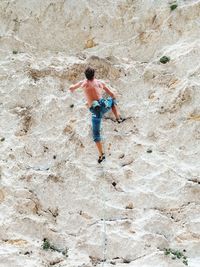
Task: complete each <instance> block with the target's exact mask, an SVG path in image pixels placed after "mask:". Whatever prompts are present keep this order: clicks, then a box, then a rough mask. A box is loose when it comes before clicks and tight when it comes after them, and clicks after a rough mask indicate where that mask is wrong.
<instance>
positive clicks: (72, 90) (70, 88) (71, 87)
mask: <svg viewBox="0 0 200 267" xmlns="http://www.w3.org/2000/svg"><path fill="white" fill-rule="evenodd" d="M69 90H70V92H71V93H73V92H74V90H75V89H74V88H73V85H71V86H70V87H69Z"/></svg>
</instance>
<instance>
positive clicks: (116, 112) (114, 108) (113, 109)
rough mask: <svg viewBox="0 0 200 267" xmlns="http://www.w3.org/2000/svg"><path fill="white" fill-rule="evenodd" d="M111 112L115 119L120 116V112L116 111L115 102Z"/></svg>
mask: <svg viewBox="0 0 200 267" xmlns="http://www.w3.org/2000/svg"><path fill="white" fill-rule="evenodd" d="M112 112H113V114H114V115H115V118H116V119H117V120H119V119H120V117H121V116H120V113H119V111H118V108H117V106H116V105H115V104H114V105H113V106H112Z"/></svg>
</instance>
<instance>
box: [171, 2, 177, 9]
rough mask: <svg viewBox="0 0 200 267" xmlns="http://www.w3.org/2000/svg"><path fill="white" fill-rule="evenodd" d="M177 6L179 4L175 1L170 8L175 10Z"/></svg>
mask: <svg viewBox="0 0 200 267" xmlns="http://www.w3.org/2000/svg"><path fill="white" fill-rule="evenodd" d="M177 7H178V5H177V4H176V3H174V4H171V6H170V9H171V11H173V10H175V9H176V8H177Z"/></svg>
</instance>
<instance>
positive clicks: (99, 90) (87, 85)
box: [69, 67, 124, 163]
mask: <svg viewBox="0 0 200 267" xmlns="http://www.w3.org/2000/svg"><path fill="white" fill-rule="evenodd" d="M85 77H86V79H85V80H82V81H80V82H78V83H76V84H73V85H71V86H70V87H69V90H70V91H71V92H74V90H76V89H77V88H82V89H83V91H84V94H85V97H86V100H87V106H88V108H89V110H90V112H91V113H92V133H93V140H94V142H95V144H96V147H97V149H98V153H99V158H98V163H101V162H102V161H103V160H105V153H104V151H103V145H102V139H101V120H102V117H103V115H104V114H105V113H106V112H108V111H109V110H110V109H111V110H112V112H113V114H114V116H115V118H116V121H117V122H118V123H121V122H123V121H124V119H122V117H121V116H120V113H119V111H118V108H117V106H116V105H117V104H116V95H115V93H114V92H112V91H111V90H110V89H109V88H108V87H107V86H106V85H105V83H104V82H102V81H99V80H97V79H96V78H95V69H93V68H91V67H87V68H86V70H85ZM103 91H105V92H106V93H107V94H108V95H109V96H110V97H108V98H103V96H102V95H103Z"/></svg>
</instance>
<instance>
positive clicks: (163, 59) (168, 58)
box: [160, 56, 170, 64]
mask: <svg viewBox="0 0 200 267" xmlns="http://www.w3.org/2000/svg"><path fill="white" fill-rule="evenodd" d="M169 61H170V57H167V56H163V57H161V58H160V62H161V63H162V64H166V63H167V62H169Z"/></svg>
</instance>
